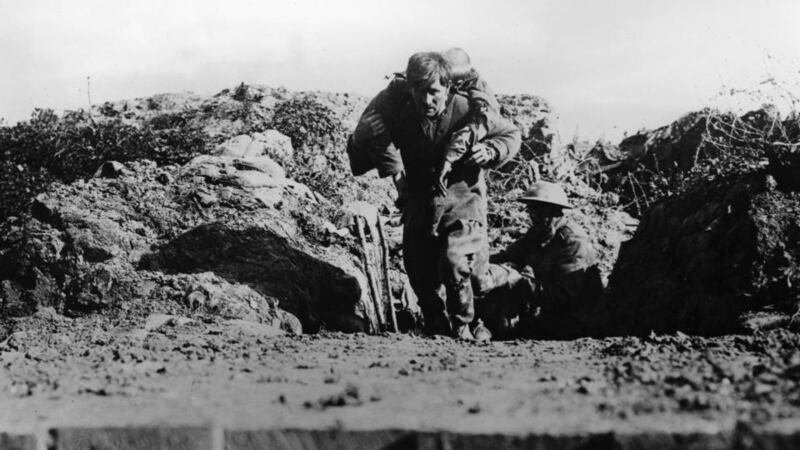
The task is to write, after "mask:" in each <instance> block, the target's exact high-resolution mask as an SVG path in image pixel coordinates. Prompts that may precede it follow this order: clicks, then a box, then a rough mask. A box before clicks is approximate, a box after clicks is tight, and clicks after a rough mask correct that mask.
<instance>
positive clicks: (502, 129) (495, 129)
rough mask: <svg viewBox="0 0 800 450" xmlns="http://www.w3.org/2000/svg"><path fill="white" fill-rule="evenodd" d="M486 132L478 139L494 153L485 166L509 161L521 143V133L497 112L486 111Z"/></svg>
mask: <svg viewBox="0 0 800 450" xmlns="http://www.w3.org/2000/svg"><path fill="white" fill-rule="evenodd" d="M487 118H488V120H487V133H486V137H485V138H484V139H483V140H481V141H480V144H483V145H485V146H487V147H489V148H490V149H492V151H493V153H494V155H493V158H492V160H491V162H489V164H487V165H486V167H490V168H497V167H500V166H502V165H503V164H505V163H507V162H508V161H510V160H511V159H512V158H513V157H514V156H515V155H516V154H517V153H518V152H519V148H520V145H522V133H520V131H519V128H517V127H516V125H514V124H513V123H511V121H509V120H508V119H506V118H504V117H502V116H501V115H500V113H499V112H494V111H491V110H489V111H488V112H487Z"/></svg>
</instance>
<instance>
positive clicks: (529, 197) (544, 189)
mask: <svg viewBox="0 0 800 450" xmlns="http://www.w3.org/2000/svg"><path fill="white" fill-rule="evenodd" d="M518 200H519V201H521V202H523V203H529V202H541V203H548V204H551V205H556V206H560V207H562V208H572V205H570V204H569V199H567V193H566V192H564V189H562V188H561V186H559V185H558V184H556V183H550V182H548V181H540V182H538V183H536V184H534V185H533V186H531V188H530V189H528V191H527V192H525V193H524V194H523V195H522V197H520V198H519V199H518Z"/></svg>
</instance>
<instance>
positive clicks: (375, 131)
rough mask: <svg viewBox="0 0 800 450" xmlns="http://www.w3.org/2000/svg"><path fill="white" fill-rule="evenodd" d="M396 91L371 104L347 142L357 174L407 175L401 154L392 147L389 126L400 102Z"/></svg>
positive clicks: (385, 93)
mask: <svg viewBox="0 0 800 450" xmlns="http://www.w3.org/2000/svg"><path fill="white" fill-rule="evenodd" d="M394 96H395V93H394V91H393V89H392V88H391V87H390V88H387V89H384V90H383V91H381V92H380V93H379V94H378V95H377V96H376V97H375V98H373V99H372V101H370V103H369V105H367V108H366V109H365V110H364V113H363V114H362V115H361V118H360V119H359V121H358V125H356V129H355V131H354V132H353V134H352V135H350V137H349V138H348V140H347V154H348V156H349V157H350V167H351V170H352V171H353V174H354V175H361V174H363V173H366V172H368V171H369V170H371V169H373V168H375V169H378V174H379V175H380V176H381V177H388V176H394V177H397V176H399V175H400V174H401V173H402V172H403V162H402V159H401V158H400V151H399V150H398V149H397V148H395V147H394V146H393V145H391V136H390V134H389V131H388V129H387V127H386V120H387V118H388V115H391V114H395V113H396V111H394V110H395V109H396V101H395V100H396V99H395V98H393V97H394Z"/></svg>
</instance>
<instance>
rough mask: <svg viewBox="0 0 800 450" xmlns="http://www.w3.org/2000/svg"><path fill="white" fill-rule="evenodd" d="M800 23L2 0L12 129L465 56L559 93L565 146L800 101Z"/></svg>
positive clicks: (537, 10) (363, 78) (593, 5)
mask: <svg viewBox="0 0 800 450" xmlns="http://www.w3.org/2000/svg"><path fill="white" fill-rule="evenodd" d="M798 20H800V1H797V0H760V1H759V0H748V1H744V0H648V1H642V0H585V1H579V0H572V1H570V0H560V1H556V0H553V1H550V0H496V1H491V2H490V1H486V0H479V1H475V0H453V1H451V0H444V1H436V0H428V1H422V0H419V1H418V0H405V1H391V2H386V1H378V0H372V1H356V0H337V1H332V0H280V1H273V0H258V1H256V0H252V1H251V0H227V1H224V2H223V1H221V0H219V1H210V0H191V1H190V0H139V1H137V2H131V1H119V0H69V1H63V0H27V1H25V2H22V1H18V0H0V56H2V59H1V60H2V62H3V64H2V68H0V118H2V119H5V122H6V124H13V123H16V122H17V121H19V120H24V119H26V118H28V117H29V115H30V112H31V111H32V110H33V108H34V107H50V108H54V109H56V110H63V109H75V108H85V107H86V106H87V105H88V104H89V102H90V101H91V102H92V103H93V104H98V103H102V102H104V101H108V100H121V99H128V98H136V97H144V96H149V95H153V94H157V93H165V92H182V91H192V92H195V93H198V94H213V93H216V92H218V91H220V90H222V89H224V88H229V87H233V86H235V85H237V84H238V83H240V82H242V81H243V82H245V83H248V84H265V85H269V86H275V87H277V86H285V87H287V88H288V89H291V90H325V91H337V92H356V93H360V94H363V95H367V96H372V95H374V94H376V93H377V92H378V91H379V90H380V89H381V88H382V87H383V86H385V84H386V79H385V76H386V75H388V74H391V73H392V72H395V71H399V70H402V69H404V67H405V63H406V61H407V59H408V56H410V55H411V54H412V53H414V52H417V51H422V50H443V49H445V48H448V47H453V46H458V47H462V48H464V49H465V50H466V51H467V52H468V53H469V54H470V56H471V58H472V62H473V65H474V66H475V67H476V68H477V69H478V70H479V71H480V72H481V74H482V76H483V77H484V78H485V79H486V80H487V81H488V82H489V84H490V85H491V86H492V87H493V89H494V90H495V92H497V93H504V94H517V93H527V94H535V95H539V96H541V97H544V98H545V99H546V100H547V101H548V102H549V103H550V105H551V107H552V109H553V110H554V111H555V114H556V116H557V119H556V122H555V125H556V128H557V129H558V130H559V132H560V134H561V136H562V139H565V140H569V139H571V138H574V137H578V138H581V139H589V140H594V139H598V138H605V139H609V140H612V141H614V140H618V139H619V138H620V137H622V136H623V134H624V133H626V132H627V133H632V132H635V131H637V130H639V129H641V128H654V127H658V126H661V125H665V124H668V123H670V122H671V121H673V120H675V119H677V118H678V117H680V116H681V115H683V114H684V113H686V112H689V111H692V110H696V109H699V108H701V107H703V106H717V105H723V106H725V107H729V106H736V107H740V108H746V107H749V105H748V106H744V105H743V103H746V102H756V103H758V102H760V101H763V100H764V99H765V98H766V99H777V100H780V101H782V102H784V103H791V101H792V100H794V99H798V98H800V26H798V25H797V24H798ZM87 77H88V82H87ZM765 80H771V81H766V82H765ZM754 89H755V90H756V91H757V92H758V93H757V94H753V93H751V92H750V91H751V90H754ZM731 90H735V91H736V90H748V92H750V93H746V94H737V95H733V96H732V95H730V94H731ZM765 90H771V91H770V92H767V93H766V94H765V93H764V91H765ZM736 92H740V91H736ZM777 100H776V102H777ZM778 103H780V102H778ZM779 106H780V105H779ZM790 106H791V105H790ZM798 106H800V105H798Z"/></svg>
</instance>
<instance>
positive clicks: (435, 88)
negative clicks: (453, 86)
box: [411, 80, 447, 119]
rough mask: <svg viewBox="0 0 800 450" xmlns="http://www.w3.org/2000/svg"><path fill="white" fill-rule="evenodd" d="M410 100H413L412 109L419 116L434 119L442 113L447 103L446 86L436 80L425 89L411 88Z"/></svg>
mask: <svg viewBox="0 0 800 450" xmlns="http://www.w3.org/2000/svg"><path fill="white" fill-rule="evenodd" d="M411 98H412V99H413V100H414V107H415V108H416V109H417V111H418V112H419V113H420V114H421V115H423V116H425V117H427V118H429V119H434V118H436V117H438V116H439V114H441V113H442V111H444V106H445V104H446V103H447V86H444V85H442V83H441V82H440V81H439V80H436V81H435V82H433V84H431V85H429V86H427V87H423V88H412V89H411Z"/></svg>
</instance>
